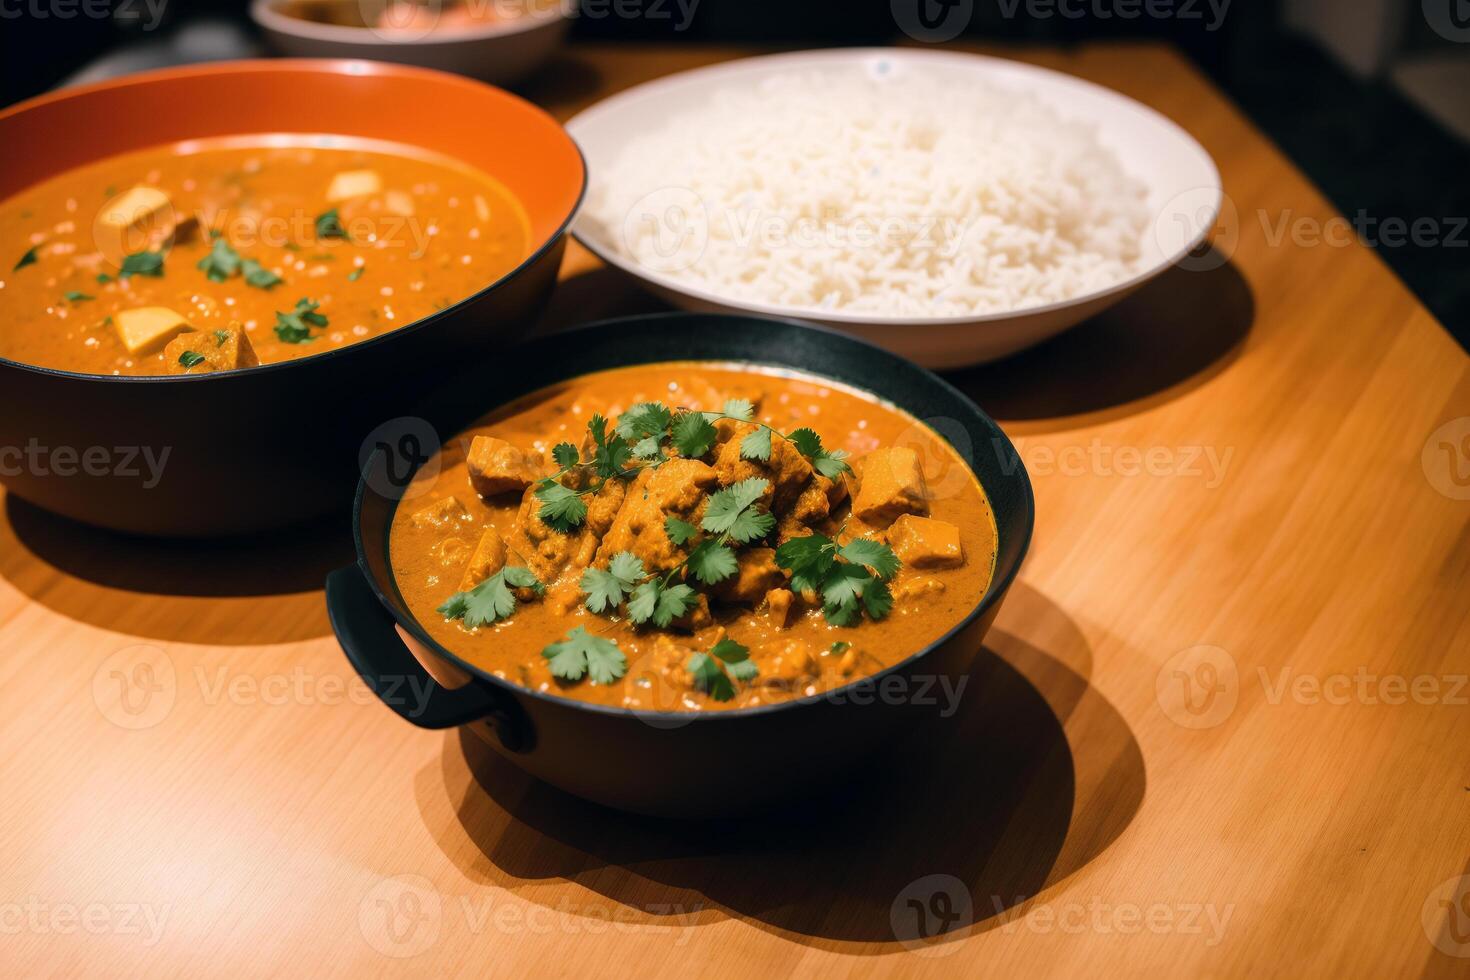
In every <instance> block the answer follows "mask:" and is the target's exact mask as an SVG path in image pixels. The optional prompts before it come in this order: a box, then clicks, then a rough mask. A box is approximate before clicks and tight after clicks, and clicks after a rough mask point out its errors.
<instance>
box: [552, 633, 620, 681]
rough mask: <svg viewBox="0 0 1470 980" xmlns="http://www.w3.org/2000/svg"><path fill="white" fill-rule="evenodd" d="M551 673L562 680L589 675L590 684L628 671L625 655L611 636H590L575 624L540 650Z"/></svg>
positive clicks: (579, 678)
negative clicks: (562, 635) (557, 639)
mask: <svg viewBox="0 0 1470 980" xmlns="http://www.w3.org/2000/svg"><path fill="white" fill-rule="evenodd" d="M541 656H543V657H545V658H546V659H547V661H548V666H549V667H550V668H551V673H552V674H553V675H554V676H556V677H560V678H562V679H563V680H568V681H579V680H581V679H582V678H583V677H584V676H589V677H590V678H591V679H592V683H593V684H611V683H612V682H613V681H615V680H617V679H618V678H619V677H622V676H623V675H624V674H626V673H627V672H628V658H627V657H625V656H623V651H622V650H619V649H618V645H617V644H616V643H614V642H613V641H612V640H608V639H605V638H603V637H600V636H593V635H592V634H591V633H589V632H587V629H586V627H583V626H578V627H576V628H575V629H573V630H572V631H571V632H570V633H568V634H567V638H566V639H565V640H562V641H561V642H559V643H552V644H551V645H549V646H547V647H546V649H544V650H542V651H541Z"/></svg>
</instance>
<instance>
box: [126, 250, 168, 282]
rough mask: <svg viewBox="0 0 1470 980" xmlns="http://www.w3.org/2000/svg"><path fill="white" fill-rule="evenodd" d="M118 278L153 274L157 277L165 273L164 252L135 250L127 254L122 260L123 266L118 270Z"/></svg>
mask: <svg viewBox="0 0 1470 980" xmlns="http://www.w3.org/2000/svg"><path fill="white" fill-rule="evenodd" d="M117 275H118V278H119V279H126V278H128V277H129V276H153V277H155V278H157V277H159V276H162V275H163V253H162V252H134V253H133V254H132V255H128V256H125V257H124V258H123V260H122V268H121V269H119V270H118V273H117Z"/></svg>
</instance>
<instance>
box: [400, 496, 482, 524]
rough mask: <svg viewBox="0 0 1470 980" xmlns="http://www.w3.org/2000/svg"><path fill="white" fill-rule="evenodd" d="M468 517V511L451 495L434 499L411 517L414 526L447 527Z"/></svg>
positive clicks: (466, 519)
mask: <svg viewBox="0 0 1470 980" xmlns="http://www.w3.org/2000/svg"><path fill="white" fill-rule="evenodd" d="M469 519H470V512H469V511H467V510H465V507H464V504H462V503H460V502H459V498H458V497H453V496H450V497H445V498H444V499H442V500H436V501H434V502H433V503H432V504H429V505H428V506H427V507H424V508H422V509H420V510H418V511H416V512H415V513H414V515H413V518H412V520H413V526H414V527H449V526H450V525H452V524H458V523H460V522H462V521H468V520H469Z"/></svg>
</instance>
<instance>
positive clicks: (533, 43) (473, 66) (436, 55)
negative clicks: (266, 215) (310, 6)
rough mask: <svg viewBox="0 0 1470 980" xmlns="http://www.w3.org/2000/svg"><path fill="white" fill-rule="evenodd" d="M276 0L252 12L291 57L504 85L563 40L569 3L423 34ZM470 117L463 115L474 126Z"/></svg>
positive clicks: (259, 3)
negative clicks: (297, 13)
mask: <svg viewBox="0 0 1470 980" xmlns="http://www.w3.org/2000/svg"><path fill="white" fill-rule="evenodd" d="M278 2H279V0H254V2H253V3H251V5H250V16H251V18H252V19H254V21H255V23H256V24H258V25H260V29H261V30H262V31H264V32H265V36H266V38H267V39H268V40H269V41H270V43H271V44H272V45H273V46H274V47H275V48H276V50H277V51H279V52H280V53H281V54H284V55H287V56H289V57H293V58H352V59H363V60H368V61H395V62H399V63H400V64H405V65H418V66H420V67H423V68H438V69H440V70H442V71H451V72H455V73H457V74H460V75H468V76H469V77H471V78H478V79H480V80H482V81H486V82H492V83H494V84H497V85H503V84H506V83H509V82H514V81H517V80H519V79H521V78H524V77H525V76H527V75H529V74H530V73H531V72H532V71H533V70H535V69H536V67H537V66H539V65H540V64H541V63H542V62H543V61H545V60H546V59H547V58H548V57H550V55H551V53H552V52H553V51H555V50H556V48H557V45H559V44H561V41H562V38H563V37H564V36H565V35H566V32H567V27H568V26H569V25H570V23H571V21H570V20H569V19H568V18H567V10H568V9H570V8H569V7H568V5H567V4H564V3H558V4H555V5H554V6H553V7H552V8H551V9H549V10H547V11H545V12H539V13H526V14H524V15H522V16H520V17H517V18H514V19H511V20H504V21H499V22H496V23H491V24H484V25H482V26H477V27H473V28H463V29H460V28H456V29H453V30H450V29H434V30H429V31H426V32H423V33H422V35H421V36H413V35H409V34H405V35H399V36H391V35H387V36H385V35H383V34H379V33H378V32H377V31H375V30H374V29H372V28H370V27H343V26H341V25H339V24H320V23H317V22H316V21H311V20H305V19H303V18H301V17H292V16H290V15H289V14H283V13H281V12H280V11H279V10H277V9H276V7H277V5H278ZM436 9H437V8H436ZM472 124H473V120H466V125H472Z"/></svg>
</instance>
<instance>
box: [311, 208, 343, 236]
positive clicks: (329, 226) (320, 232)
mask: <svg viewBox="0 0 1470 980" xmlns="http://www.w3.org/2000/svg"><path fill="white" fill-rule="evenodd" d="M316 237H318V238H346V237H347V229H346V228H343V227H342V217H341V215H339V214H338V213H337V209H336V208H333V209H332V210H330V211H323V212H322V213H321V214H319V215H317V216H316Z"/></svg>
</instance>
